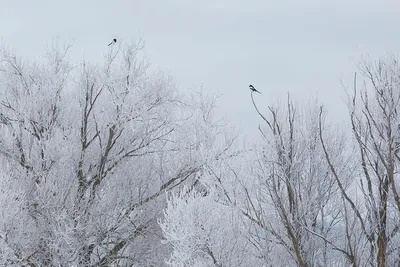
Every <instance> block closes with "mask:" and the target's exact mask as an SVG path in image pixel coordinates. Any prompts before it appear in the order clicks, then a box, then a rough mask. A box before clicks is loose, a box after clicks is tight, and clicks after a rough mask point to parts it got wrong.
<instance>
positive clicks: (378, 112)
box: [320, 57, 400, 267]
mask: <svg viewBox="0 0 400 267" xmlns="http://www.w3.org/2000/svg"><path fill="white" fill-rule="evenodd" d="M360 70H361V73H362V74H363V75H364V78H366V81H364V83H363V86H362V88H361V89H359V88H358V87H357V79H356V77H355V78H354V93H353V95H352V96H351V97H350V98H349V103H348V104H349V111H350V118H351V126H352V134H353V137H354V140H355V146H356V148H357V152H358V153H357V154H356V155H355V156H356V158H357V162H358V168H357V170H358V173H357V174H356V175H355V176H354V177H353V179H352V181H353V190H352V191H346V190H344V189H343V187H344V186H343V181H344V180H346V179H347V178H346V177H345V176H343V175H341V174H339V173H338V169H339V168H341V167H342V165H340V164H339V165H338V164H335V163H334V162H333V158H334V157H335V156H334V155H332V154H331V149H332V146H330V145H327V144H326V143H325V136H324V135H323V133H322V132H321V136H320V137H321V142H322V144H323V145H324V151H325V158H326V161H327V163H328V165H329V166H330V168H331V172H332V173H333V174H334V177H335V180H336V183H337V185H338V186H339V188H340V192H341V195H342V199H343V205H344V207H346V213H345V214H346V220H345V229H346V235H345V236H344V238H343V239H342V240H340V241H339V242H336V243H337V244H339V243H341V247H342V248H344V247H346V248H347V249H346V250H347V251H348V256H350V257H351V258H352V259H353V266H379V267H384V266H398V265H399V264H400V257H399V249H400V247H399V245H400V238H399V229H400V221H399V216H400V199H399V188H400V184H399V181H398V179H399V175H398V168H399V160H400V158H399V155H398V151H399V143H400V142H399V136H400V132H399V129H400V122H399V114H398V112H399V108H400V65H399V63H398V60H397V59H396V58H392V57H386V58H382V59H380V60H378V61H376V62H372V63H371V62H364V63H362V64H361V66H360Z"/></svg>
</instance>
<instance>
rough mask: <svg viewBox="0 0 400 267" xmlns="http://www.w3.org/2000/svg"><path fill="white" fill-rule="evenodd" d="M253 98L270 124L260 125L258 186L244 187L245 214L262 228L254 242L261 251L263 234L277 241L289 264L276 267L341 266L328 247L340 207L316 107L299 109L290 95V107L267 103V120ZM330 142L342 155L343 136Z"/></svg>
mask: <svg viewBox="0 0 400 267" xmlns="http://www.w3.org/2000/svg"><path fill="white" fill-rule="evenodd" d="M251 97H252V101H253V104H254V107H255V109H256V111H257V112H258V114H259V115H260V117H261V118H262V119H263V121H264V123H265V124H266V127H259V130H260V132H261V134H262V137H263V143H264V144H262V147H261V148H259V149H258V150H259V156H258V160H257V164H258V167H257V170H255V175H256V176H257V177H258V182H257V184H258V189H257V190H253V191H249V190H248V189H247V188H244V190H245V191H246V193H247V200H246V202H247V207H246V208H245V209H244V210H243V214H244V215H245V217H247V218H248V219H249V220H250V221H251V222H252V223H253V225H254V227H256V228H258V231H254V234H253V237H252V239H253V242H252V243H253V244H254V245H255V246H258V249H259V250H260V251H262V249H263V246H265V244H264V243H265V242H264V243H260V242H259V240H260V236H264V237H265V238H264V239H267V240H268V241H269V242H271V243H272V244H276V246H275V248H274V249H275V251H276V252H275V254H278V253H279V254H280V255H282V254H283V253H286V254H287V255H288V256H287V257H283V258H286V262H285V261H282V260H279V259H278V261H277V262H276V263H274V264H272V265H273V266H277V265H293V264H294V263H295V264H296V265H298V266H321V265H324V266H335V265H341V264H343V261H342V260H341V259H337V258H334V257H332V255H333V254H334V253H333V252H332V251H331V250H330V248H329V237H330V236H331V234H332V233H333V232H334V231H336V224H337V223H338V222H339V221H340V220H341V218H342V216H341V212H340V209H339V208H337V207H336V203H337V200H336V198H337V192H338V187H337V185H335V183H334V179H333V177H332V175H331V174H330V172H329V168H328V166H326V164H325V163H324V162H323V161H322V160H321V159H322V157H323V150H322V149H321V145H320V143H319V138H318V108H317V106H316V105H315V104H314V105H311V107H310V108H307V109H305V110H300V111H299V110H298V109H296V108H295V107H294V105H293V104H292V102H291V101H290V98H289V96H288V101H287V107H286V109H285V110H284V111H282V110H281V109H279V108H274V107H269V112H270V116H269V117H270V118H268V119H267V116H265V115H263V114H262V113H261V112H260V111H259V108H258V107H257V105H256V104H255V102H254V98H253V94H251ZM339 137H341V136H340V135H339ZM330 141H331V142H334V143H335V145H336V148H335V153H336V154H335V157H337V158H338V159H340V157H342V156H343V155H341V151H343V146H344V143H343V140H341V139H340V138H336V139H335V138H332V139H331V140H330ZM317 236H320V237H323V238H322V239H320V238H318V237H317ZM288 257H289V259H290V258H291V259H292V260H293V261H292V262H291V261H290V260H289V261H288ZM268 261H271V259H268Z"/></svg>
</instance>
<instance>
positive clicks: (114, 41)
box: [108, 38, 117, 46]
mask: <svg viewBox="0 0 400 267" xmlns="http://www.w3.org/2000/svg"><path fill="white" fill-rule="evenodd" d="M116 42H117V39H115V38H114V39H113V40H112V42H111V43H109V44H108V46H110V45H113V44H115V43H116Z"/></svg>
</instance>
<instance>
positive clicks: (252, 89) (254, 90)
mask: <svg viewBox="0 0 400 267" xmlns="http://www.w3.org/2000/svg"><path fill="white" fill-rule="evenodd" d="M249 88H250V90H251V91H253V92H257V93H259V94H261V93H260V92H259V91H257V89H256V88H254V86H253V85H251V84H250V85H249Z"/></svg>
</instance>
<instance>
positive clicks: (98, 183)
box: [0, 42, 223, 266]
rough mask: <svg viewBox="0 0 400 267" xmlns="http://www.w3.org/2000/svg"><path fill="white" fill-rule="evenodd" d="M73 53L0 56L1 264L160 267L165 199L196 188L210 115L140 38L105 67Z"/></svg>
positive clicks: (116, 52) (108, 58) (113, 51)
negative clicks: (202, 126)
mask: <svg viewBox="0 0 400 267" xmlns="http://www.w3.org/2000/svg"><path fill="white" fill-rule="evenodd" d="M69 49H70V47H65V48H60V46H59V45H58V44H55V45H54V46H53V47H52V49H50V51H49V52H48V54H47V55H46V61H43V62H42V61H41V62H28V61H25V60H22V59H20V58H18V57H17V56H15V55H14V54H12V53H10V52H8V51H7V50H4V49H3V50H2V51H1V54H0V62H1V65H0V91H1V93H0V161H1V181H0V183H1V188H2V189H1V191H0V207H1V211H2V213H1V214H0V254H1V255H0V263H1V264H4V265H7V266H21V265H29V266H58V265H61V266H160V265H161V264H162V262H163V260H164V258H165V257H166V255H167V254H166V253H167V252H168V246H165V245H163V244H161V242H160V240H161V231H160V228H159V225H158V224H157V218H158V217H160V216H162V214H163V213H162V209H163V207H164V206H165V196H164V194H165V192H167V191H170V190H173V189H175V188H178V187H180V186H183V185H185V186H187V187H189V188H194V187H196V185H197V177H198V173H199V172H200V171H201V170H202V169H203V166H204V164H205V162H206V159H205V158H202V157H200V156H199V155H200V154H201V155H205V154H204V153H206V151H205V150H206V149H207V146H204V144H205V143H206V142H210V140H211V139H210V138H212V136H213V134H214V133H213V132H212V131H210V132H209V135H208V138H207V139H206V138H204V137H203V135H204V134H205V133H204V132H201V131H198V129H196V127H195V126H196V122H195V121H194V119H197V118H198V117H199V116H204V117H207V116H208V115H209V114H207V112H209V110H205V109H204V108H203V104H202V103H201V101H198V100H197V98H190V97H187V96H182V95H181V94H180V93H179V91H178V90H177V89H176V87H175V86H174V84H173V82H172V80H171V78H169V77H168V76H166V75H164V74H163V73H162V72H159V71H151V70H150V68H149V65H148V63H147V61H146V60H145V59H144V57H143V56H142V53H141V51H142V43H141V42H138V43H134V44H130V45H128V46H125V47H123V46H120V47H118V48H116V47H114V48H112V49H110V51H109V53H108V54H106V55H105V58H104V65H103V66H99V65H91V64H90V63H88V62H82V63H81V64H79V65H78V66H73V65H72V64H70V63H69V62H68V58H67V57H68V50H69ZM211 130H212V129H211ZM213 152H216V151H215V150H213V151H212V152H210V153H209V155H208V156H207V157H208V158H211V159H214V160H215V158H216V157H219V156H221V153H216V154H212V153H213ZM222 152H223V151H222Z"/></svg>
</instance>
